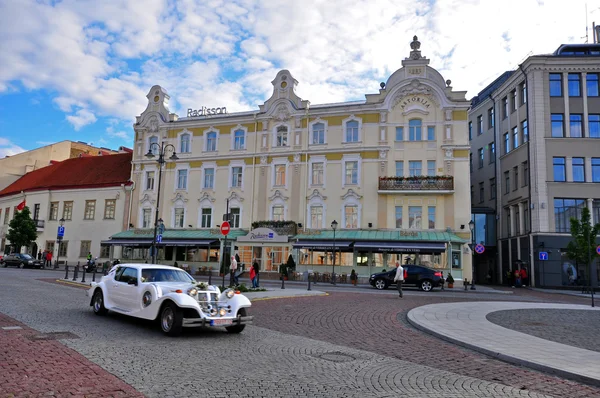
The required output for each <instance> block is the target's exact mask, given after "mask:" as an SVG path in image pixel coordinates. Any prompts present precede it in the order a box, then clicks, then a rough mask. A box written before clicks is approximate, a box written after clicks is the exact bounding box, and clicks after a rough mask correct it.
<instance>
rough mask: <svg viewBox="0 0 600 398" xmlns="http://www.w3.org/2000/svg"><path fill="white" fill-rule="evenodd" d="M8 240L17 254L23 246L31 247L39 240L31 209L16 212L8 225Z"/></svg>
mask: <svg viewBox="0 0 600 398" xmlns="http://www.w3.org/2000/svg"><path fill="white" fill-rule="evenodd" d="M6 239H8V240H9V241H10V243H11V246H13V247H14V251H15V252H17V253H19V252H20V251H21V247H22V246H29V245H30V244H31V242H33V241H34V240H36V239H37V230H36V226H35V221H33V220H32V219H31V212H30V211H29V207H27V206H25V207H24V208H23V210H21V211H17V212H16V214H15V217H14V218H13V219H12V220H11V221H10V224H8V233H7V234H6ZM34 254H35V253H34Z"/></svg>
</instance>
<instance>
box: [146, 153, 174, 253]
mask: <svg viewBox="0 0 600 398" xmlns="http://www.w3.org/2000/svg"><path fill="white" fill-rule="evenodd" d="M155 146H156V148H157V149H158V159H156V162H157V163H158V189H157V190H156V214H155V215H154V236H153V238H152V246H151V250H152V264H156V257H157V254H158V253H157V251H158V249H157V248H156V230H157V229H158V224H159V218H158V209H159V208H160V207H159V206H160V181H161V177H162V166H163V164H165V162H166V160H165V152H166V151H167V150H171V151H173V154H172V155H171V157H170V158H169V160H177V159H179V158H178V157H177V153H176V152H175V147H174V146H173V144H166V145H165V143H164V142H161V143H160V145H159V144H158V143H156V142H153V143H152V144H150V147H149V148H148V153H147V154H146V157H147V158H148V159H154V156H155V154H154V152H152V148H153V147H155ZM160 221H161V228H162V219H161V220H160Z"/></svg>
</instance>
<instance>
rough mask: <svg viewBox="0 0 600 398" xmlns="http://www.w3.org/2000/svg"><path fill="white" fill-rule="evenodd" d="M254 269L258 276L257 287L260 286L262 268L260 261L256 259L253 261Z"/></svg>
mask: <svg viewBox="0 0 600 398" xmlns="http://www.w3.org/2000/svg"><path fill="white" fill-rule="evenodd" d="M252 268H254V273H255V274H256V287H259V286H260V277H259V272H260V266H259V265H258V261H257V260H256V258H255V259H253V260H252Z"/></svg>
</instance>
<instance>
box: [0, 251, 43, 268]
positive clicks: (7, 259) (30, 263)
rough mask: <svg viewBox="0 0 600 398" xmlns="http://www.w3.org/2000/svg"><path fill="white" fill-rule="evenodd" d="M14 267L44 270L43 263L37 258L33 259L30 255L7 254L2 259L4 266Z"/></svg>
mask: <svg viewBox="0 0 600 398" xmlns="http://www.w3.org/2000/svg"><path fill="white" fill-rule="evenodd" d="M9 265H12V266H14V267H19V268H25V267H32V268H33V267H35V268H43V266H44V265H43V263H42V262H41V261H39V260H36V259H35V258H33V257H31V256H30V255H29V254H21V253H16V254H7V255H6V256H4V258H3V259H2V266H3V267H8V266H9Z"/></svg>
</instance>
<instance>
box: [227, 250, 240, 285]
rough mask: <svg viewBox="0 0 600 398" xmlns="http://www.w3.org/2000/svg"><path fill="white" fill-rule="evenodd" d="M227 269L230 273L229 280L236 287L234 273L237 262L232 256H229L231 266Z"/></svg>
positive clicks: (236, 282) (236, 280)
mask: <svg viewBox="0 0 600 398" xmlns="http://www.w3.org/2000/svg"><path fill="white" fill-rule="evenodd" d="M229 269H230V271H231V280H232V281H233V283H234V284H235V285H237V284H238V278H237V276H235V272H236V271H237V261H236V259H235V256H234V255H232V256H231V265H230V267H229Z"/></svg>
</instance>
